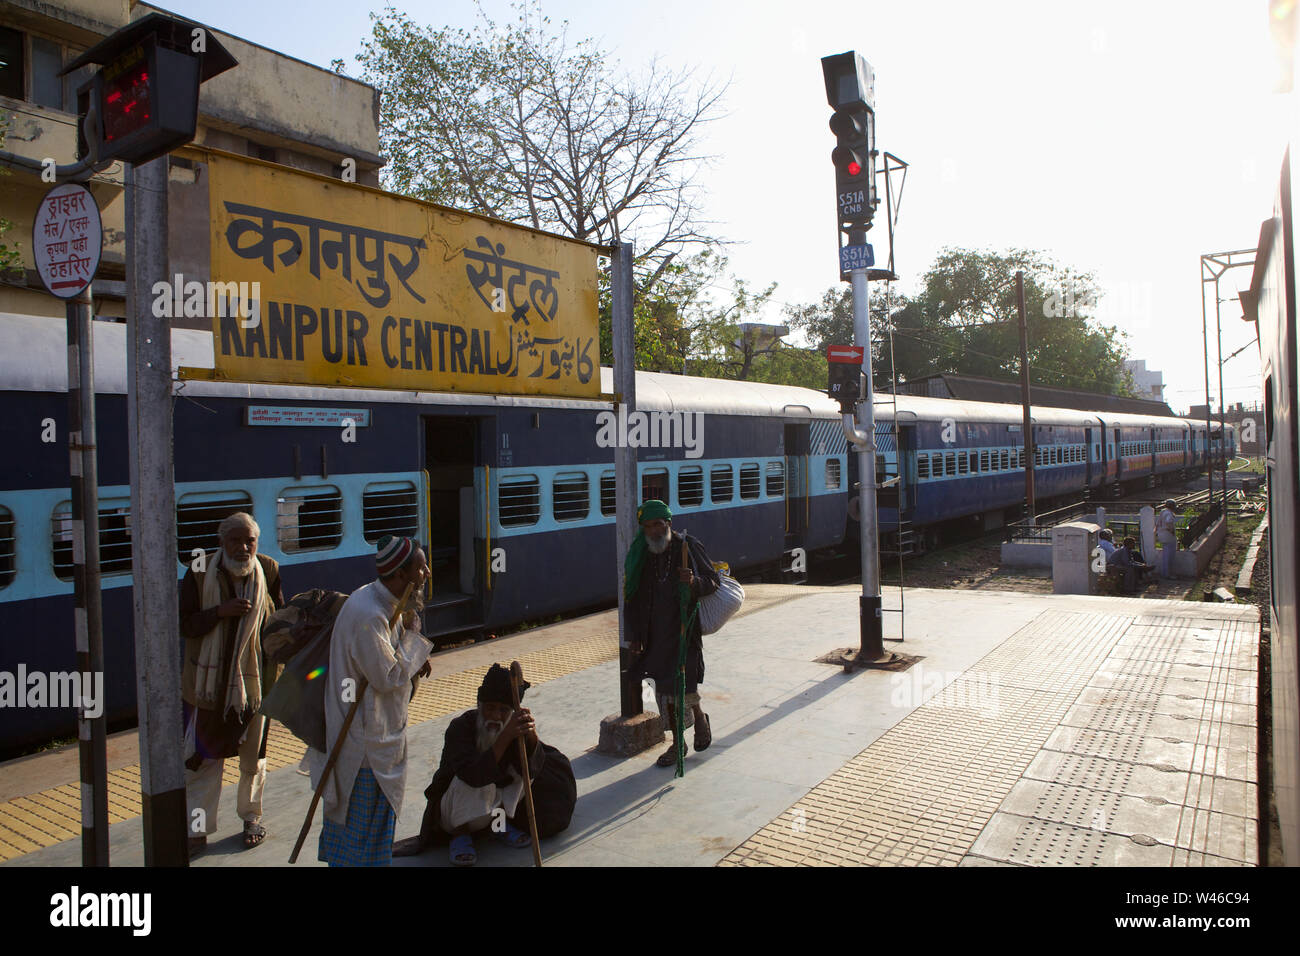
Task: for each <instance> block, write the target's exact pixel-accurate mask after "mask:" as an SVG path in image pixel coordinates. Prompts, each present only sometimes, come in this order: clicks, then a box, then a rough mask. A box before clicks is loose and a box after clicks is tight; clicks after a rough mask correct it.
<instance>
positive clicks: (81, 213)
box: [32, 183, 104, 299]
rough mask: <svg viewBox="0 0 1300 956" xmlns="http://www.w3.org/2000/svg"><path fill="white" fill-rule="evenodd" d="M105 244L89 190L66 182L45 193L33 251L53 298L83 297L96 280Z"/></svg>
mask: <svg viewBox="0 0 1300 956" xmlns="http://www.w3.org/2000/svg"><path fill="white" fill-rule="evenodd" d="M103 245H104V226H103V223H102V222H101V221H100V218H99V206H98V205H96V203H95V197H94V196H92V195H91V194H90V190H89V189H87V188H86V187H85V186H82V185H79V184H78V183H64V184H63V185H61V186H55V187H54V188H53V189H51V190H50V191H49V192H47V193H46V194H45V196H44V198H42V199H41V205H40V208H39V209H37V210H36V218H35V220H34V221H33V222H32V250H33V252H34V253H35V255H36V271H37V272H39V273H40V276H41V281H42V282H43V283H45V288H47V289H49V290H50V293H51V294H52V295H56V296H58V297H59V298H60V299H71V298H74V297H76V296H78V295H80V294H81V291H82V290H83V289H84V288H86V286H88V285H90V280H91V279H93V278H94V277H95V270H96V269H98V268H99V255H100V253H101V252H102V251H103Z"/></svg>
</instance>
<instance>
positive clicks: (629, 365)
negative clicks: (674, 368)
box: [609, 242, 642, 717]
mask: <svg viewBox="0 0 1300 956" xmlns="http://www.w3.org/2000/svg"><path fill="white" fill-rule="evenodd" d="M632 260H633V246H632V243H630V242H620V243H618V244H616V245H615V246H614V255H613V259H612V261H611V262H610V270H609V271H610V277H609V278H610V293H611V300H612V301H611V306H610V311H611V320H612V321H611V324H612V330H613V337H614V391H615V392H617V393H618V394H619V396H620V398H621V401H620V402H619V403H617V404H616V405H615V412H616V414H617V415H618V417H619V419H620V421H619V435H620V437H621V436H623V435H625V434H626V429H625V428H624V427H623V425H624V423H625V422H626V415H627V413H628V412H631V411H635V410H636V348H635V345H634V342H633V321H632V281H633V280H632ZM640 495H641V489H640V487H639V483H638V481H637V473H636V449H635V448H633V447H631V446H630V445H629V444H628V442H625V441H619V442H617V443H616V445H615V448H614V499H615V508H614V515H615V517H614V541H615V544H616V547H617V549H618V550H617V554H618V561H617V564H618V675H619V712H620V713H621V714H622V715H623V716H624V717H635V716H636V715H637V714H639V713H641V710H642V708H641V682H640V681H639V680H637V679H636V677H634V676H633V675H632V674H631V672H630V669H631V666H632V655H631V654H630V653H629V651H628V641H627V608H626V606H625V602H624V600H623V558H624V557H625V556H626V555H627V552H628V549H629V548H630V547H632V538H633V537H635V535H636V507H637V502H638V500H639V498H640Z"/></svg>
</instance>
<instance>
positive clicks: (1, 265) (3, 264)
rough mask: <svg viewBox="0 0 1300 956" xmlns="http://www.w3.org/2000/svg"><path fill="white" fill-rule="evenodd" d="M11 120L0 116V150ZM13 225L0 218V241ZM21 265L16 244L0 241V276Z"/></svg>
mask: <svg viewBox="0 0 1300 956" xmlns="http://www.w3.org/2000/svg"><path fill="white" fill-rule="evenodd" d="M12 119H13V117H12V115H9V116H6V115H3V114H0V149H3V148H4V145H5V133H6V131H7V130H8V129H9V124H10V122H11V121H12ZM8 175H11V174H10V172H9V170H7V169H5V168H3V167H0V176H8ZM13 225H14V224H13V223H12V222H10V221H9V220H8V219H5V218H4V217H3V216H0V239H2V238H3V236H4V234H5V233H6V232H8V231H9V230H10V229H12V228H13ZM22 264H23V255H22V253H21V252H20V251H19V249H18V244H17V243H14V244H12V245H10V244H9V243H6V242H3V241H0V275H4V274H5V273H7V272H12V271H13V270H15V269H20V268H21V267H22Z"/></svg>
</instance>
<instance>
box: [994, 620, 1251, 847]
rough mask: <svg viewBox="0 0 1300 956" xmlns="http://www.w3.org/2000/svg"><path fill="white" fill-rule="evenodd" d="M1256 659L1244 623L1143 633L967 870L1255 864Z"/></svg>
mask: <svg viewBox="0 0 1300 956" xmlns="http://www.w3.org/2000/svg"><path fill="white" fill-rule="evenodd" d="M1257 655H1258V624H1256V623H1255V622H1253V621H1247V620H1241V619H1237V620H1222V619H1220V620H1211V621H1199V620H1189V619H1182V620H1178V619H1173V620H1169V621H1165V622H1164V623H1163V626H1161V623H1160V619H1158V618H1150V617H1145V618H1143V619H1140V621H1139V623H1138V624H1137V625H1136V626H1134V627H1131V628H1130V629H1129V630H1128V631H1127V632H1126V633H1125V635H1124V637H1123V638H1122V639H1121V640H1120V641H1119V642H1118V643H1117V644H1116V645H1115V648H1114V649H1113V651H1112V653H1111V655H1110V656H1109V657H1108V658H1107V660H1106V661H1104V662H1103V663H1102V665H1101V666H1100V667H1099V668H1098V670H1097V674H1096V677H1095V679H1094V680H1093V682H1091V684H1090V686H1089V687H1088V688H1086V689H1085V690H1084V692H1083V693H1082V694H1081V695H1080V697H1079V701H1078V705H1077V706H1076V707H1075V708H1073V709H1072V710H1071V712H1070V714H1069V715H1068V716H1067V717H1066V719H1065V721H1064V723H1063V725H1062V726H1061V728H1060V729H1059V730H1057V731H1056V732H1055V733H1053V734H1052V735H1051V737H1049V738H1048V741H1047V744H1046V746H1045V748H1044V750H1043V752H1042V753H1041V754H1039V756H1038V757H1037V758H1035V760H1034V762H1033V763H1032V764H1031V765H1030V768H1029V770H1028V771H1027V772H1026V775H1025V776H1026V779H1025V780H1024V781H1022V782H1021V783H1020V784H1018V785H1017V786H1016V788H1015V789H1014V790H1013V791H1012V792H1011V794H1010V795H1009V796H1008V798H1007V800H1006V801H1005V802H1004V803H1003V805H1002V807H1001V808H1000V809H999V812H998V813H997V814H996V815H995V816H994V818H993V820H991V821H990V823H989V825H988V827H987V828H986V829H985V831H984V832H983V833H982V834H981V835H980V838H979V839H978V840H977V841H976V844H975V846H974V847H973V848H972V855H973V857H980V858H987V859H989V860H993V861H997V862H1003V863H1011V864H1017V863H1018V864H1024V865H1033V866H1044V865H1046V866H1051V865H1077V864H1079V863H1081V862H1084V861H1085V860H1087V859H1091V861H1092V862H1093V863H1094V864H1100V865H1147V866H1152V865H1154V866H1214V865H1234V864H1235V865H1252V864H1254V863H1256V862H1257V857H1258V823H1257V819H1258V808H1257V805H1256V800H1257V788H1256V786H1255V783H1254V781H1255V774H1256V730H1255V720H1256V717H1255V712H1254V707H1253V700H1254V692H1255V688H1256V686H1257V680H1258V673H1257V663H1258V656H1257ZM1162 672H1163V676H1162Z"/></svg>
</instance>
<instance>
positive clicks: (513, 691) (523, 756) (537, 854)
mask: <svg viewBox="0 0 1300 956" xmlns="http://www.w3.org/2000/svg"><path fill="white" fill-rule="evenodd" d="M523 679H524V669H523V668H522V667H520V666H519V662H518V661H511V662H510V698H511V700H512V702H513V703H514V705H515V710H518V709H519V685H520V684H521V683H523ZM518 740H519V771H520V773H522V774H523V775H524V800H525V801H526V802H527V804H528V835H529V836H531V837H532V838H533V863H534V864H535V865H536V866H541V865H542V848H541V846H540V845H539V844H538V842H537V814H536V812H534V810H533V781H532V779H531V778H530V777H529V776H528V745H527V744H525V743H524V736H523V734H520V735H519V738H518ZM541 745H542V744H541V741H538V742H537V746H539V747H540V746H541Z"/></svg>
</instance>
